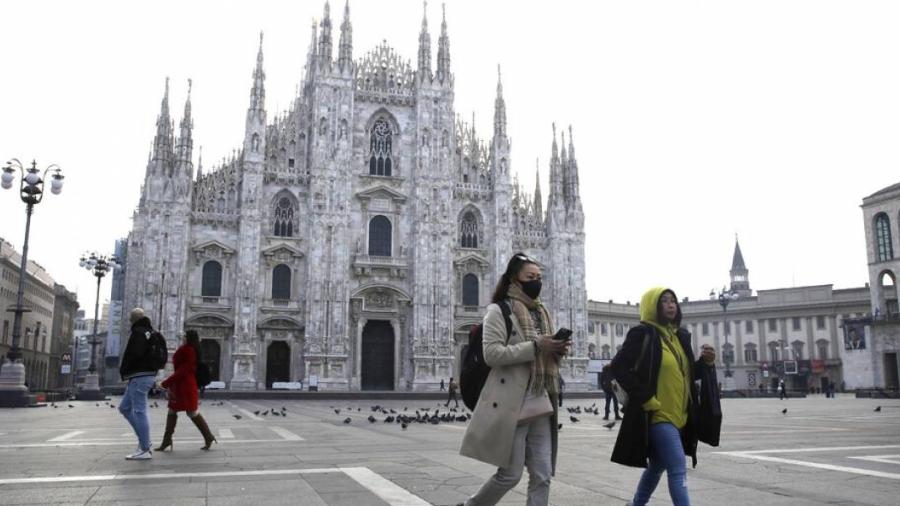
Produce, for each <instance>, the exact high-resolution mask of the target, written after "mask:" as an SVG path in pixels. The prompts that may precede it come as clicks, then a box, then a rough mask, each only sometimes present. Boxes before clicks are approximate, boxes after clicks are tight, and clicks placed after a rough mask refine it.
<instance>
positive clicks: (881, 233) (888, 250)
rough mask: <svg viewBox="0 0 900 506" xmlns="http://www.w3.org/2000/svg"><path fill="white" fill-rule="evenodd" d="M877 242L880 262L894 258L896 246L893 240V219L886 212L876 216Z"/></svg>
mask: <svg viewBox="0 0 900 506" xmlns="http://www.w3.org/2000/svg"><path fill="white" fill-rule="evenodd" d="M875 242H876V247H875V249H876V250H877V253H878V261H879V262H882V261H884V260H890V259H892V258H894V246H893V243H892V242H891V220H890V219H889V218H888V217H887V215H886V214H884V213H881V214H879V215H878V216H876V217H875Z"/></svg>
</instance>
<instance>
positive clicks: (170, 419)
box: [153, 413, 178, 452]
mask: <svg viewBox="0 0 900 506" xmlns="http://www.w3.org/2000/svg"><path fill="white" fill-rule="evenodd" d="M177 422H178V413H169V414H168V415H167V416H166V431H165V432H164V433H163V440H162V444H160V445H159V447H157V448H154V449H153V450H154V451H157V452H163V451H166V448H172V449H174V448H175V446H174V444H173V443H172V434H174V433H175V424H176V423H177Z"/></svg>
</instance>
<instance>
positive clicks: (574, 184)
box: [568, 125, 581, 206]
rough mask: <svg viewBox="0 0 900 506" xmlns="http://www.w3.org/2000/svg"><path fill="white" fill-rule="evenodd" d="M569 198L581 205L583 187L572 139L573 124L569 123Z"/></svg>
mask: <svg viewBox="0 0 900 506" xmlns="http://www.w3.org/2000/svg"><path fill="white" fill-rule="evenodd" d="M568 171H569V178H568V180H569V199H571V200H572V201H573V202H577V203H578V205H579V206H580V205H581V188H580V184H579V182H578V162H577V161H576V160H575V143H574V142H573V141H572V125H569V167H568Z"/></svg>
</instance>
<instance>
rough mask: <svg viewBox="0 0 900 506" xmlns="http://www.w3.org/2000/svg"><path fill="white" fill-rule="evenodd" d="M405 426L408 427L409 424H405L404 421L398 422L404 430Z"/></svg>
mask: <svg viewBox="0 0 900 506" xmlns="http://www.w3.org/2000/svg"><path fill="white" fill-rule="evenodd" d="M407 427H409V424H407V423H406V422H403V423H401V424H400V428H401V429H403V430H406V428H407Z"/></svg>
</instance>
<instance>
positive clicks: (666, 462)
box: [631, 423, 691, 506]
mask: <svg viewBox="0 0 900 506" xmlns="http://www.w3.org/2000/svg"><path fill="white" fill-rule="evenodd" d="M663 471H666V474H667V476H668V479H669V497H671V498H672V503H673V504H674V505H675V506H690V504H691V500H690V498H688V490H687V465H686V464H685V455H684V447H682V445H681V434H680V433H679V431H678V429H676V428H675V426H674V425H672V424H671V423H655V424H653V425H651V426H650V465H649V467H647V469H645V470H644V474H643V475H641V481H640V482H639V483H638V487H637V491H636V492H635V493H634V499H633V500H632V502H631V504H632V505H633V506H644V505H645V504H647V501H649V500H650V496H651V495H653V491H654V490H656V485H657V484H658V483H659V478H660V476H662V473H663Z"/></svg>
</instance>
